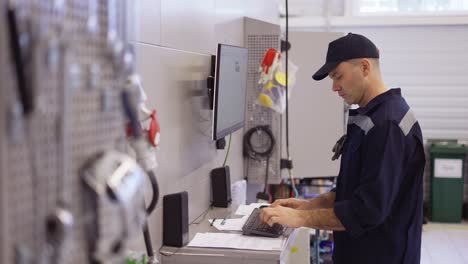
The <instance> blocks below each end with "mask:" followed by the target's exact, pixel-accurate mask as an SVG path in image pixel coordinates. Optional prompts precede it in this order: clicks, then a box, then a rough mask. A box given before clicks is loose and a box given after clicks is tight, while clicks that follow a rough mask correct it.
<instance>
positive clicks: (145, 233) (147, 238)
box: [143, 223, 154, 258]
mask: <svg viewBox="0 0 468 264" xmlns="http://www.w3.org/2000/svg"><path fill="white" fill-rule="evenodd" d="M143 238H144V239H145V246H146V253H147V254H148V257H150V258H152V257H154V252H153V244H152V243H151V235H150V232H149V228H148V223H145V224H144V225H143Z"/></svg>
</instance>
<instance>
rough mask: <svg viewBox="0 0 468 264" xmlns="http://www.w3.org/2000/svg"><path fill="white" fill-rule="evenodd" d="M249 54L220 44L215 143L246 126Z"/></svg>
mask: <svg viewBox="0 0 468 264" xmlns="http://www.w3.org/2000/svg"><path fill="white" fill-rule="evenodd" d="M247 62H248V50H247V49H246V48H243V47H237V46H231V45H226V44H218V50H217V52H216V72H215V85H214V86H215V88H214V100H213V101H214V105H213V140H219V139H222V138H224V137H225V136H226V135H229V134H230V133H232V132H234V131H236V130H238V129H239V128H242V127H243V126H244V115H245V93H246V90H247Z"/></svg>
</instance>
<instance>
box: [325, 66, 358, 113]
mask: <svg viewBox="0 0 468 264" xmlns="http://www.w3.org/2000/svg"><path fill="white" fill-rule="evenodd" d="M328 76H329V77H330V78H331V79H332V80H333V86H332V91H334V92H337V93H338V95H339V96H341V97H342V98H343V100H344V101H345V102H346V103H347V104H350V105H351V104H358V105H359V104H360V103H362V101H363V98H364V89H365V86H364V77H363V75H362V72H361V69H360V66H359V64H354V63H350V62H347V61H345V62H342V63H340V64H338V66H337V67H336V68H335V69H334V70H332V71H331V72H330V73H329V74H328Z"/></svg>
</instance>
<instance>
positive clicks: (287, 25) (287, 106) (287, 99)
mask: <svg viewBox="0 0 468 264" xmlns="http://www.w3.org/2000/svg"><path fill="white" fill-rule="evenodd" d="M285 1H286V85H285V90H286V155H287V156H288V159H289V158H290V156H289V98H288V84H289V79H288V64H289V63H288V62H289V61H288V44H289V21H288V18H289V13H288V0H285Z"/></svg>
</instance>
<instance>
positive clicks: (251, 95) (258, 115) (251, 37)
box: [244, 18, 281, 184]
mask: <svg viewBox="0 0 468 264" xmlns="http://www.w3.org/2000/svg"><path fill="white" fill-rule="evenodd" d="M245 41H246V43H245V46H246V47H247V48H248V49H249V60H248V79H247V95H246V108H245V112H246V118H245V120H246V123H245V127H244V134H245V133H246V132H247V131H249V130H250V129H251V128H253V127H256V126H259V125H268V126H269V127H270V129H271V132H272V134H273V136H274V139H275V141H276V144H275V146H274V149H273V152H272V155H271V157H270V158H269V165H268V183H269V184H278V183H280V182H281V171H280V161H281V115H280V114H279V113H277V112H275V111H272V110H271V109H268V108H265V107H263V106H261V105H260V104H258V103H257V102H256V100H257V98H258V95H259V94H260V91H261V88H260V87H259V86H258V80H259V77H260V73H259V72H258V68H259V66H260V63H261V61H262V59H263V56H264V55H265V51H266V50H267V49H269V48H274V49H277V50H279V44H280V27H279V25H275V24H271V23H267V22H263V21H259V20H255V19H251V18H245ZM260 141H261V142H260V143H261V144H263V143H265V144H267V143H268V142H263V141H269V138H267V137H264V138H261V139H260ZM266 169H267V161H266V160H261V161H260V160H254V159H251V158H245V162H244V170H245V171H246V173H245V175H246V177H247V179H248V181H249V183H261V184H263V183H264V182H265V176H266Z"/></svg>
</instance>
